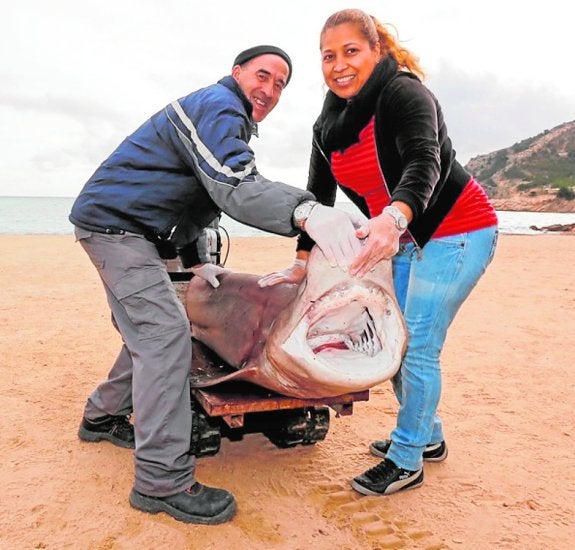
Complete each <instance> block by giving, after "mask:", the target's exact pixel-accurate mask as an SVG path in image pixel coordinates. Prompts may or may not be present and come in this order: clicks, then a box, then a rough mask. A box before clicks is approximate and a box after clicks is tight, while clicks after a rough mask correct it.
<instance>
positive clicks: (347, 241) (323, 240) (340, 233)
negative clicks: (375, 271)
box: [304, 204, 367, 271]
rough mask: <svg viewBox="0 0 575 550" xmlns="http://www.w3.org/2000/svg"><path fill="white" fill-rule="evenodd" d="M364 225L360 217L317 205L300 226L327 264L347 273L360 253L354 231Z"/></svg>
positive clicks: (361, 216) (357, 214)
mask: <svg viewBox="0 0 575 550" xmlns="http://www.w3.org/2000/svg"><path fill="white" fill-rule="evenodd" d="M365 223H367V218H366V217H365V216H363V214H359V213H353V214H348V213H347V212H344V211H343V210H338V209H337V208H331V207H329V206H324V205H323V204H317V205H316V206H315V207H314V209H313V210H312V211H311V213H310V215H309V216H308V218H307V220H306V221H305V224H304V230H305V232H306V233H307V234H308V235H309V236H310V237H311V238H312V239H313V240H314V241H315V242H316V244H317V245H318V246H319V248H320V249H321V251H322V252H323V255H324V256H325V257H326V259H327V261H328V263H329V265H331V266H332V267H335V266H336V265H339V267H341V268H342V269H343V270H344V271H347V268H348V267H349V265H350V264H351V263H352V262H353V260H354V258H355V257H356V256H357V255H358V254H359V252H360V250H361V242H360V240H359V239H358V238H357V236H356V234H355V232H356V229H358V228H359V227H361V226H363V225H364V224H365Z"/></svg>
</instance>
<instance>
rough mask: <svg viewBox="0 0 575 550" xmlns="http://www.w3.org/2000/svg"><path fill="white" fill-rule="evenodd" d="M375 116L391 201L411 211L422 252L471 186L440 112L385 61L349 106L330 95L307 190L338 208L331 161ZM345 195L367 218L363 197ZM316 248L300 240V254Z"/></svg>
mask: <svg viewBox="0 0 575 550" xmlns="http://www.w3.org/2000/svg"><path fill="white" fill-rule="evenodd" d="M374 115H375V136H376V137H375V139H376V145H377V154H378V161H379V165H380V168H381V170H382V173H383V175H384V177H385V180H386V182H387V185H388V188H389V192H390V195H391V200H392V201H394V200H398V201H402V202H405V203H406V204H408V205H409V207H410V208H411V210H412V212H413V220H412V222H411V223H410V224H409V231H410V233H411V235H412V236H413V238H414V239H415V241H416V243H417V244H418V245H419V246H420V247H423V246H424V245H425V244H426V243H427V242H428V241H429V239H430V238H431V236H432V235H433V233H434V232H435V230H436V229H437V227H438V226H439V224H440V223H441V221H442V220H443V219H444V218H445V216H446V215H447V213H448V212H449V210H450V209H451V207H452V206H453V205H454V204H455V201H456V200H457V198H458V197H459V195H460V194H461V192H462V191H463V188H464V187H465V185H466V184H467V182H468V181H469V179H470V177H471V176H470V174H469V173H467V172H466V171H465V169H464V168H463V167H462V166H461V165H460V164H459V163H458V162H457V161H456V160H455V151H454V150H453V149H452V146H451V140H450V139H449V137H448V135H447V128H446V126H445V122H444V120H443V114H442V112H441V107H440V105H439V103H438V101H437V99H436V98H435V96H434V95H433V94H432V93H431V92H430V91H429V90H428V89H427V88H426V87H425V86H424V85H423V84H422V83H421V81H420V80H419V79H418V78H417V77H416V76H415V75H413V74H411V73H407V72H403V71H398V69H397V63H396V61H395V60H394V59H393V58H391V57H387V58H386V59H384V60H383V61H381V62H380V63H379V64H378V65H377V66H376V68H375V69H374V71H373V73H372V75H371V76H370V78H369V80H368V81H367V82H366V83H365V85H364V86H363V87H362V89H361V91H360V92H359V94H358V95H357V96H356V97H354V98H353V99H352V100H350V101H348V100H345V99H341V98H339V97H337V96H336V95H335V94H334V93H333V92H331V91H330V92H328V94H327V96H326V98H325V101H324V105H323V109H322V112H321V114H320V116H319V118H318V119H317V121H316V123H315V125H314V129H313V146H312V153H311V160H310V167H309V179H308V186H307V188H308V190H309V191H311V192H312V193H313V194H314V195H315V196H316V197H317V199H318V200H319V201H320V202H322V203H323V204H327V205H329V206H332V205H333V204H334V203H335V197H336V190H337V186H338V183H337V182H336V180H335V178H334V176H333V174H332V172H331V166H330V162H329V159H330V158H331V153H332V152H334V151H343V150H345V149H346V148H348V147H349V146H350V145H353V144H354V143H357V142H358V141H359V133H360V132H361V130H363V128H365V126H366V125H367V124H368V123H369V121H370V120H371V118H372V117H373V116H374ZM340 188H341V189H342V191H343V192H344V193H345V194H346V195H347V196H348V197H349V198H350V199H351V200H352V201H353V202H354V203H355V204H356V205H357V206H358V207H359V209H360V210H361V211H362V212H363V213H364V214H365V215H366V216H368V215H369V212H368V208H367V204H366V202H365V200H364V199H363V197H360V196H359V195H357V194H356V193H354V192H353V191H352V190H351V189H349V188H346V187H343V186H340ZM312 245H313V242H312V241H311V239H310V238H309V236H307V235H305V234H302V235H301V237H300V239H299V242H298V249H304V250H309V249H311V246H312Z"/></svg>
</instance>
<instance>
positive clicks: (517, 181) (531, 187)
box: [466, 121, 575, 212]
mask: <svg viewBox="0 0 575 550" xmlns="http://www.w3.org/2000/svg"><path fill="white" fill-rule="evenodd" d="M466 168H467V169H468V170H469V171H470V172H471V173H472V174H474V175H475V176H476V177H477V179H478V180H479V182H480V183H481V185H482V186H483V187H484V189H485V190H486V191H487V193H488V194H489V196H490V198H491V201H492V202H493V204H494V205H495V208H497V209H498V210H523V211H531V212H575V121H572V122H566V123H564V124H561V125H559V126H557V127H555V128H553V129H551V130H546V131H544V132H542V133H541V134H539V135H537V136H535V137H532V138H527V139H524V140H523V141H520V142H519V143H516V144H514V145H512V146H511V147H507V148H505V149H500V150H499V151H495V152H493V153H489V154H487V155H479V156H477V157H474V158H472V159H471V160H470V161H469V162H468V163H467V165H466Z"/></svg>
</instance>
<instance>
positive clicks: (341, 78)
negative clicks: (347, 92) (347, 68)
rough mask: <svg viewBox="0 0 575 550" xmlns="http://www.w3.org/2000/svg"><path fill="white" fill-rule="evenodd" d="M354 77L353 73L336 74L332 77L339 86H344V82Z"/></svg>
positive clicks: (347, 82) (348, 81)
mask: <svg viewBox="0 0 575 550" xmlns="http://www.w3.org/2000/svg"><path fill="white" fill-rule="evenodd" d="M354 78H355V75H353V74H352V75H348V76H338V77H337V78H334V81H335V83H336V84H338V85H340V86H345V85H346V84H349V83H350V82H351V81H352V80H353V79H354Z"/></svg>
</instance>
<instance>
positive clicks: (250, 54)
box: [233, 45, 292, 85]
mask: <svg viewBox="0 0 575 550" xmlns="http://www.w3.org/2000/svg"><path fill="white" fill-rule="evenodd" d="M268 53H271V54H273V55H279V56H280V57H281V58H282V59H283V60H284V61H285V62H286V63H287V64H288V68H289V73H288V76H287V82H286V85H287V84H288V82H289V81H290V79H291V73H292V66H291V59H290V57H289V55H288V54H287V53H285V52H284V51H283V50H282V49H281V48H278V47H277V46H268V45H262V46H254V47H253V48H248V49H247V50H244V51H243V52H241V53H239V54H238V55H237V57H236V58H235V59H234V65H233V66H235V65H243V64H244V63H246V62H248V61H249V60H250V59H253V58H254V57H257V56H258V55H265V54H268Z"/></svg>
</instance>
